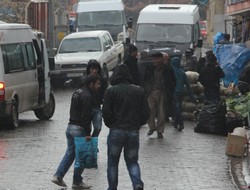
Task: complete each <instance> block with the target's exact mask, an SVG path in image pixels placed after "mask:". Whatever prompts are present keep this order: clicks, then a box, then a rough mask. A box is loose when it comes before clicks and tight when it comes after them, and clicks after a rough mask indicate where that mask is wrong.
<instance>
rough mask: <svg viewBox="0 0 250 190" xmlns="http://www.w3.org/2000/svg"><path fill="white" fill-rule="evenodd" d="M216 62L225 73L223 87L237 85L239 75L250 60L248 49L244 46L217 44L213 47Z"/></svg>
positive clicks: (249, 50)
mask: <svg viewBox="0 0 250 190" xmlns="http://www.w3.org/2000/svg"><path fill="white" fill-rule="evenodd" d="M214 53H215V56H216V57H217V61H218V63H219V64H220V66H221V68H222V69H223V71H224V73H225V77H224V78H223V82H224V85H225V86H226V87H227V86H228V85H229V84H230V83H231V82H233V83H234V84H235V85H237V83H238V79H239V75H240V73H241V72H242V70H243V69H244V67H245V65H246V64H247V62H248V61H249V60H250V49H248V48H247V47H246V46H245V45H244V44H217V45H215V46H214Z"/></svg>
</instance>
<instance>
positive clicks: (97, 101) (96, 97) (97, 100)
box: [86, 59, 108, 108]
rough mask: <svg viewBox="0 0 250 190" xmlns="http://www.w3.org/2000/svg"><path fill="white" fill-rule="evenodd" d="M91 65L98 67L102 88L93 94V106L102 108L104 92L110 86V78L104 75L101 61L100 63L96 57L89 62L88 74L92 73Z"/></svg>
mask: <svg viewBox="0 0 250 190" xmlns="http://www.w3.org/2000/svg"><path fill="white" fill-rule="evenodd" d="M91 67H94V68H97V70H98V71H97V74H98V75H99V76H100V77H101V81H100V82H101V85H100V89H99V90H98V92H96V93H94V94H93V107H94V108H100V107H101V104H102V103H103V97H104V92H105V90H106V88H107V87H108V79H107V78H105V77H103V76H102V72H101V71H102V69H101V66H100V63H98V62H97V61H96V60H94V59H91V60H90V61H89V62H88V65H87V69H86V74H87V75H89V74H90V68H91Z"/></svg>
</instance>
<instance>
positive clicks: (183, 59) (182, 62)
mask: <svg viewBox="0 0 250 190" xmlns="http://www.w3.org/2000/svg"><path fill="white" fill-rule="evenodd" d="M186 64H187V60H186V56H185V54H182V55H181V67H184V66H186Z"/></svg>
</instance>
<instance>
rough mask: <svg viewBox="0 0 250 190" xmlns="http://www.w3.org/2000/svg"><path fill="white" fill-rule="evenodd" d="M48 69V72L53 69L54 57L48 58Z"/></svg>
mask: <svg viewBox="0 0 250 190" xmlns="http://www.w3.org/2000/svg"><path fill="white" fill-rule="evenodd" d="M49 69H50V70H54V69H55V59H54V57H49Z"/></svg>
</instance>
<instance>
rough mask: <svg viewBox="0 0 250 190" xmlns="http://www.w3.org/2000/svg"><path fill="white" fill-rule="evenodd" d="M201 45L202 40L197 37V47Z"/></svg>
mask: <svg viewBox="0 0 250 190" xmlns="http://www.w3.org/2000/svg"><path fill="white" fill-rule="evenodd" d="M202 46H203V40H202V39H199V40H198V42H197V47H199V48H202Z"/></svg>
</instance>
